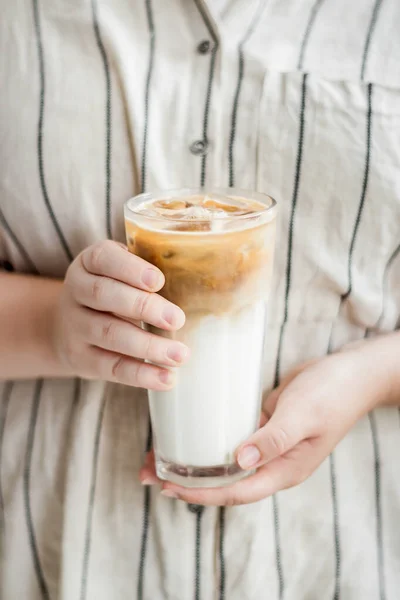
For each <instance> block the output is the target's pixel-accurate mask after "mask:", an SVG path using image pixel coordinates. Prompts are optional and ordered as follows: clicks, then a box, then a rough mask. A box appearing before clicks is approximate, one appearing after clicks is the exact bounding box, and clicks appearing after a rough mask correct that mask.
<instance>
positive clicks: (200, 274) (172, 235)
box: [125, 188, 276, 487]
mask: <svg viewBox="0 0 400 600" xmlns="http://www.w3.org/2000/svg"><path fill="white" fill-rule="evenodd" d="M199 203H200V204H201V207H200V208H199ZM160 207H161V208H160ZM162 207H167V208H168V210H164V209H163V208H162ZM238 207H239V208H238ZM275 217H276V203H275V201H274V200H273V199H272V198H270V197H269V196H266V195H264V194H260V193H256V192H248V191H242V190H237V189H232V188H230V189H209V190H204V189H180V190H175V191H168V192H160V193H157V194H141V195H140V196H137V197H136V198H132V199H131V200H129V201H128V202H127V203H126V205H125V225H126V234H127V242H128V247H129V250H130V251H131V252H133V253H134V254H136V255H138V256H140V257H141V258H143V259H145V260H147V261H148V262H150V263H152V264H153V265H155V266H157V267H158V268H159V269H160V270H161V271H162V272H163V273H164V275H165V286H164V288H163V289H162V290H161V292H160V293H161V295H162V296H164V297H165V298H167V299H168V300H170V301H171V302H173V303H174V304H176V305H178V306H179V307H180V308H182V309H183V311H184V312H185V314H186V323H185V325H184V327H183V328H182V329H181V330H180V331H178V332H176V333H173V334H171V333H169V332H165V331H161V330H158V329H156V328H154V327H149V329H150V330H151V331H153V332H154V333H157V334H158V335H162V336H165V337H173V338H174V339H177V340H180V341H182V342H184V343H185V344H186V345H187V346H188V347H189V348H190V349H191V357H190V359H189V361H188V363H187V364H186V365H184V366H182V367H179V369H177V382H176V386H175V387H174V389H172V390H171V391H165V392H154V391H149V401H150V415H151V422H152V428H153V439H154V450H155V460H156V470H157V474H158V476H159V477H160V478H161V479H166V480H169V481H173V482H175V483H178V484H180V485H184V486H186V487H213V486H214V487H218V486H222V485H227V484H230V483H233V482H234V481H237V480H239V479H241V478H242V477H245V476H246V475H247V474H248V471H243V470H241V469H240V467H239V466H238V464H237V463H236V461H235V451H236V449H237V447H238V446H239V445H240V444H241V443H242V442H243V441H245V440H246V439H247V438H248V437H249V436H250V435H251V434H252V433H253V432H254V431H255V430H256V429H257V427H258V423H259V418H260V409H261V393H262V389H261V388H262V359H263V346H264V335H265V319H266V305H267V297H268V293H269V289H270V282H271V274H272V264H273V255H274V247H275ZM146 327H148V326H146Z"/></svg>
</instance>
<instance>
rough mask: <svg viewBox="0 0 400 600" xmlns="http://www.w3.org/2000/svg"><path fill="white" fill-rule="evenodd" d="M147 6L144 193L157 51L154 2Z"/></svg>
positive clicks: (147, 3)
mask: <svg viewBox="0 0 400 600" xmlns="http://www.w3.org/2000/svg"><path fill="white" fill-rule="evenodd" d="M145 4H146V16H147V25H148V28H149V34H150V50H149V64H148V67H147V77H146V89H145V98H144V125H143V146H142V182H141V191H142V192H144V191H145V190H146V176H147V143H148V133H149V118H150V87H151V79H152V75H153V66H154V51H155V45H156V32H155V28H154V19H153V7H152V1H151V0H145Z"/></svg>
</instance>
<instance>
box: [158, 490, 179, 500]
mask: <svg viewBox="0 0 400 600" xmlns="http://www.w3.org/2000/svg"><path fill="white" fill-rule="evenodd" d="M161 494H162V495H163V496H165V497H166V498H178V494H176V493H175V492H173V491H172V490H161Z"/></svg>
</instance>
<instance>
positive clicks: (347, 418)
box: [140, 342, 393, 506]
mask: <svg viewBox="0 0 400 600" xmlns="http://www.w3.org/2000/svg"><path fill="white" fill-rule="evenodd" d="M370 344H371V343H370V342H366V343H365V344H364V346H365V348H367V351H365V349H364V347H360V348H354V349H348V350H346V351H343V352H341V353H338V354H335V355H331V356H328V357H326V358H323V359H320V360H318V361H314V362H311V363H307V364H305V365H302V366H301V367H299V368H298V369H296V370H295V371H294V372H293V373H291V374H290V375H289V376H288V377H286V379H284V380H283V381H282V384H281V385H280V386H279V387H278V388H277V389H275V390H274V391H273V392H272V393H271V394H270V395H269V396H268V397H267V399H266V401H265V403H264V422H265V423H266V424H265V425H264V426H263V427H261V428H260V429H259V430H258V431H257V432H256V433H255V434H254V435H253V436H252V437H251V438H250V439H249V440H247V441H246V442H245V443H244V444H243V445H242V446H240V447H239V448H238V451H237V461H238V463H239V464H240V466H242V468H244V469H253V468H257V471H256V473H255V474H253V475H250V476H249V477H247V478H246V479H243V480H241V481H239V482H238V483H236V484H234V485H232V486H229V487H224V488H214V489H200V488H197V489H188V488H184V487H180V486H177V485H174V484H172V483H169V482H159V483H162V485H163V492H162V493H163V494H164V495H166V496H169V497H176V498H179V499H181V500H184V501H186V502H190V503H193V504H204V505H227V506H230V505H236V504H247V503H251V502H256V501H258V500H261V499H263V498H265V497H267V496H270V495H272V494H274V493H276V492H278V491H279V490H283V489H285V488H289V487H292V486H295V485H297V484H299V483H301V482H302V481H304V480H305V479H306V478H307V477H309V476H310V475H311V474H312V473H313V471H314V470H315V469H316V468H317V467H318V466H319V465H320V464H321V462H322V461H323V460H324V459H325V458H326V457H327V456H328V455H329V454H330V453H331V452H332V450H333V449H334V447H335V446H336V445H337V443H338V442H339V441H340V440H341V439H342V438H343V437H344V436H345V434H346V433H347V432H348V431H349V429H350V428H351V427H352V426H353V425H354V424H355V423H356V421H357V420H358V419H359V418H361V417H362V416H363V415H364V414H366V413H367V412H369V411H370V410H372V409H373V408H375V407H376V406H377V405H378V404H381V403H384V402H385V400H386V399H388V398H389V395H390V384H389V381H390V378H389V377H388V369H386V370H385V368H381V367H379V366H377V362H379V361H377V360H376V353H375V349H374V348H373V349H372V352H371V350H370V347H369V346H370ZM372 344H374V342H372ZM378 354H379V350H378ZM392 362H393V361H392ZM140 478H141V480H142V482H144V483H147V484H151V483H156V482H157V478H156V476H155V471H154V463H153V459H152V456H151V455H149V456H148V457H147V461H146V464H145V465H144V467H143V468H142V470H141V473H140Z"/></svg>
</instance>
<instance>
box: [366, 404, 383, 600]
mask: <svg viewBox="0 0 400 600" xmlns="http://www.w3.org/2000/svg"><path fill="white" fill-rule="evenodd" d="M368 419H369V424H370V428H371V436H372V448H373V454H374V473H375V503H376V504H375V510H376V544H377V554H378V581H379V600H386V586H385V574H384V568H383V535H382V501H381V458H380V450H379V440H378V430H377V424H376V419H375V414H374V413H373V412H370V413H369V415H368Z"/></svg>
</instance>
